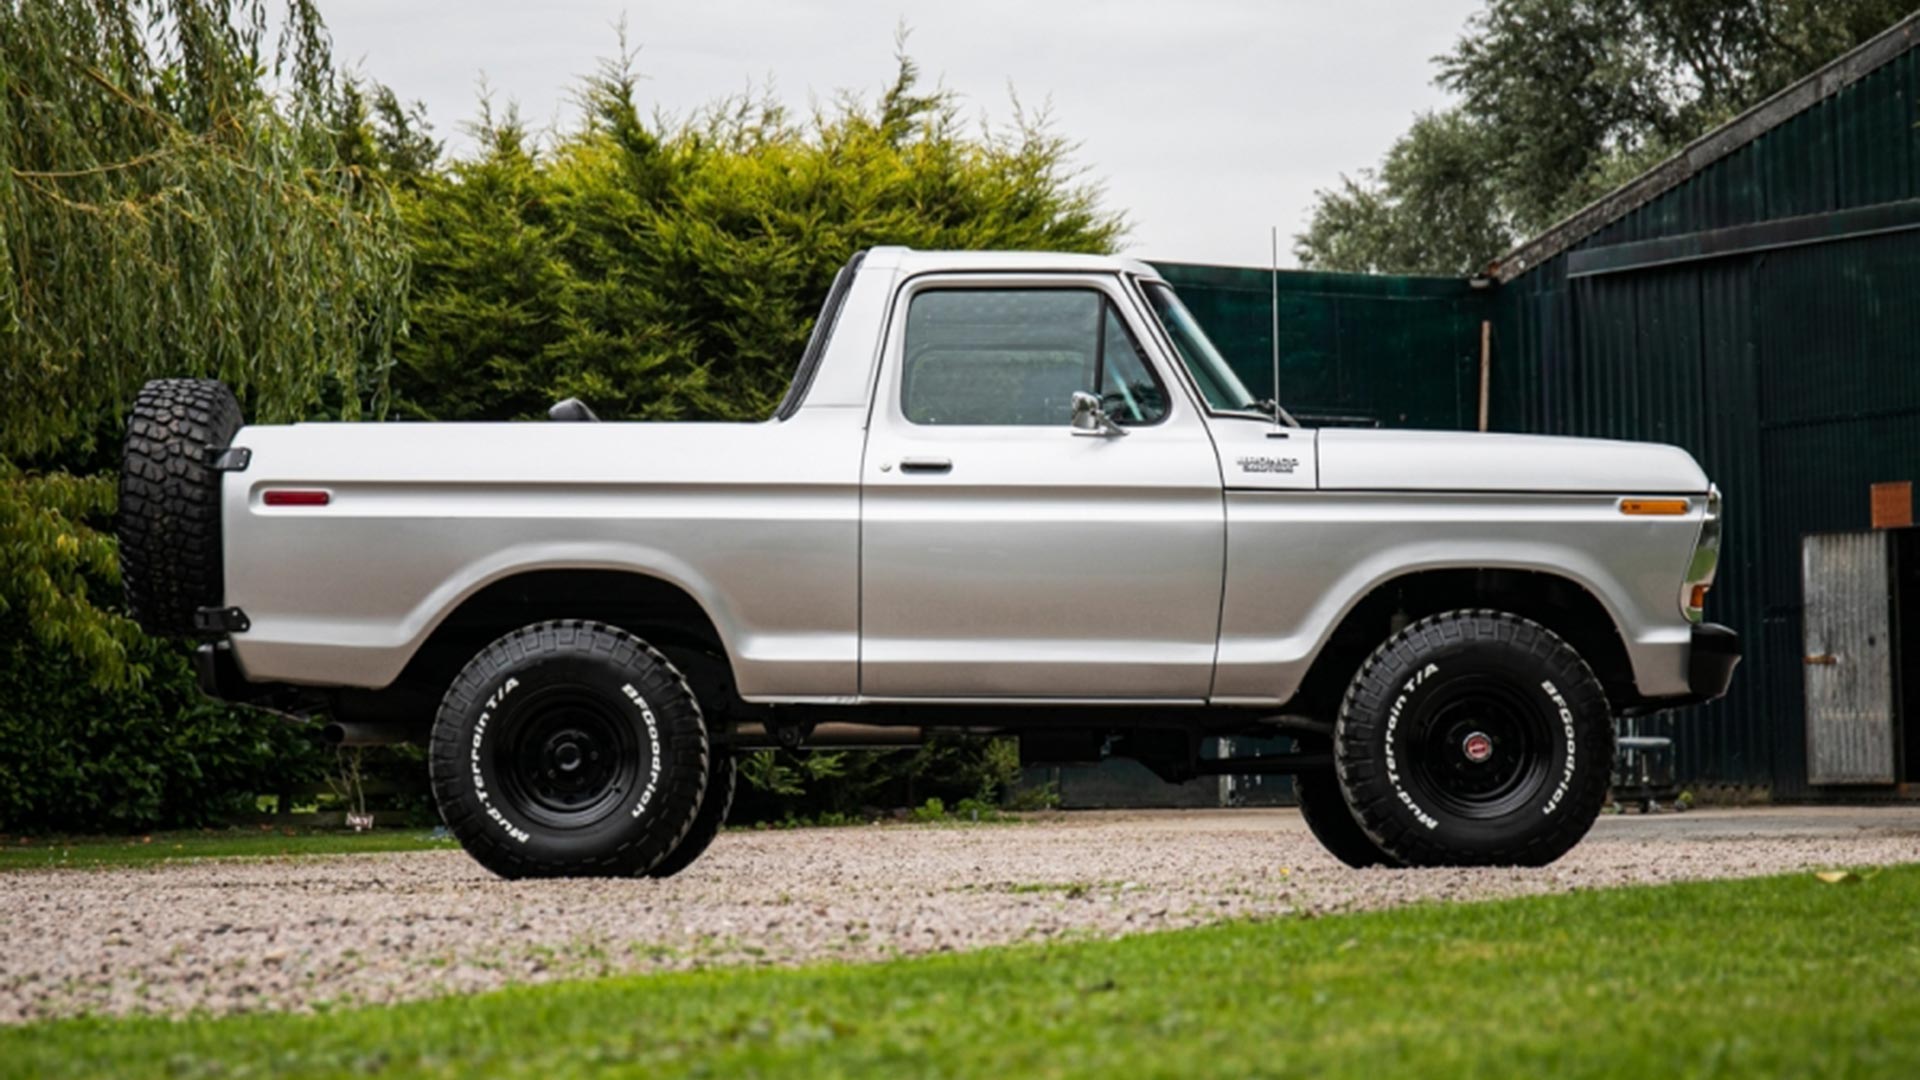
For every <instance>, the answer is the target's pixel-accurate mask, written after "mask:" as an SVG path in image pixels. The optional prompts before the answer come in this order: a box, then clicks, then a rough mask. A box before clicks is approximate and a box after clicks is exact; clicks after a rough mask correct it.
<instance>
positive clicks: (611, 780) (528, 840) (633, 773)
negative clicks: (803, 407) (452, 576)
mask: <svg viewBox="0 0 1920 1080" xmlns="http://www.w3.org/2000/svg"><path fill="white" fill-rule="evenodd" d="M707 749H708V748H707V732H706V724H705V721H704V720H703V718H702V716H701V712H700V706H699V703H698V702H697V701H696V700H695V699H694V695H693V691H692V690H691V689H689V688H688V686H687V682H686V680H685V679H684V678H683V677H682V676H681V674H680V672H679V671H678V670H676V669H675V668H674V666H673V665H672V664H671V663H670V662H669V661H668V660H667V658H666V657H665V656H663V655H661V654H660V653H659V652H658V651H656V650H655V649H653V648H651V647H650V646H648V645H647V644H646V643H645V642H643V641H641V640H640V639H639V638H636V637H634V636H633V635H631V634H629V633H627V632H625V631H623V630H620V629H617V628H615V627H611V626H607V625H605V624H602V623H594V622H585V621H579V620H562V621H555V622H545V623H539V624H536V625H533V626H528V627H524V628H522V629H519V630H516V631H514V632H513V633H510V634H508V635H506V636H505V637H502V638H500V639H499V640H497V641H495V642H493V643H492V644H490V645H488V646H487V647H486V648H484V649H482V650H480V653H479V654H478V655H477V656H475V657H474V658H473V659H472V660H471V661H470V662H468V664H467V666H466V667H465V668H464V669H463V670H462V671H461V672H460V674H459V675H458V676H457V677H456V678H455V679H454V681H453V685H452V687H451V688H449V689H448V691H447V693H446V696H445V698H444V699H442V701H441V704H440V711H439V714H438V715H437V716H436V717H435V719H434V725H433V736H432V738H431V740H430V741H429V746H428V757H427V763H428V772H429V774H430V776H431V778H432V781H433V795H434V800H435V801H436V802H437V803H438V804H439V807H440V816H441V819H442V820H443V821H445V822H446V825H447V829H448V830H449V831H450V832H452V833H453V835H454V837H455V839H457V840H459V841H460V844H461V846H462V847H464V848H466V850H467V853H468V854H470V855H472V856H473V857H474V858H475V859H476V860H478V861H479V862H480V863H481V865H483V866H485V867H486V868H487V869H489V870H492V871H493V872H494V873H496V874H499V875H500V876H502V877H507V878H523V877H614V876H632V875H637V874H643V873H645V872H647V871H648V870H650V869H652V868H653V867H654V866H655V865H656V864H657V863H659V862H660V860H662V859H664V858H665V857H666V856H667V855H668V854H669V853H670V852H672V851H673V850H674V848H675V847H677V846H678V845H679V844H680V843H681V841H682V839H683V838H684V837H685V836H686V835H687V833H688V831H689V829H690V828H691V827H692V826H693V823H694V820H695V818H696V816H697V815H698V814H699V811H700V806H701V802H702V800H703V798H704V796H705V792H706V788H707V772H708V765H707Z"/></svg>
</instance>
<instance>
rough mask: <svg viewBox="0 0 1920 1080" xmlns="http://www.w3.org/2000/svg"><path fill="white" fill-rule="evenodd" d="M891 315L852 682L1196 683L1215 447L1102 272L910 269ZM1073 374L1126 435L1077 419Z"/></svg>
mask: <svg viewBox="0 0 1920 1080" xmlns="http://www.w3.org/2000/svg"><path fill="white" fill-rule="evenodd" d="M890 325H891V327H892V329H891V331H890V334H889V339H888V343H887V346H886V354H885V359H884V362H883V365H882V371H881V375H880V379H879V387H878V390H877V393H876V399H875V403H874V408H873V413H872V417H871V420H870V423H869V428H868V436H867V446H866V453H865V458H864V460H863V462H862V484H861V488H862V510H861V601H860V608H861V640H860V690H861V693H862V694H863V695H866V696H870V697H892V698H1009V697H1011V698H1051V699H1105V700H1113V699H1154V700H1192V701H1198V700H1202V699H1204V698H1206V697H1207V695H1208V693H1209V691H1210V689H1211V684H1212V680H1213V664H1214V652H1215V645H1216V642H1217V638H1218V632H1219V621H1220V591H1221V581H1222V576H1223V560H1224V557H1225V556H1224V550H1225V528H1226V526H1225V512H1224V504H1223V497H1222V489H1221V480H1220V471H1219V464H1218V462H1217V460H1216V458H1215V455H1214V451H1213V445H1212V441H1211V439H1210V437H1209V435H1208V432H1207V429H1206V425H1205V423H1204V422H1203V420H1202V419H1201V417H1200V415H1199V414H1198V412H1197V411H1196V410H1195V409H1194V407H1193V406H1192V404H1191V403H1190V402H1188V401H1187V399H1186V398H1185V396H1184V394H1183V393H1182V392H1181V391H1180V390H1179V389H1178V386H1179V384H1178V383H1177V382H1176V381H1175V380H1174V379H1173V378H1171V377H1170V375H1171V373H1170V372H1168V371H1165V370H1163V369H1160V368H1158V366H1157V364H1156V361H1155V358H1154V357H1153V356H1152V355H1151V354H1150V353H1149V352H1148V351H1147V349H1146V348H1145V347H1144V346H1143V344H1142V343H1143V342H1145V341H1147V340H1149V339H1148V338H1147V337H1146V335H1144V334H1142V333H1140V332H1139V329H1138V326H1139V323H1138V315H1137V311H1136V309H1135V308H1134V307H1133V306H1132V302H1131V301H1130V300H1129V298H1128V297H1127V295H1126V293H1125V292H1123V291H1122V290H1121V289H1120V288H1119V283H1118V281H1117V280H1115V279H1113V278H1109V277H1104V276H1097V275H1088V276H1079V275H1040V276H1026V277H1021V278H998V277H996V278H983V277H981V276H979V275H967V276H949V277H936V278H921V279H916V280H915V281H913V282H910V283H909V284H908V286H907V287H906V288H905V289H903V291H902V293H901V294H900V296H899V297H898V298H897V300H896V307H895V310H894V315H893V319H892V321H891V324H890ZM1079 391H1085V392H1096V391H1097V394H1098V396H1099V397H1100V398H1101V400H1102V403H1103V406H1104V408H1105V411H1106V413H1107V415H1108V416H1109V417H1110V418H1111V419H1113V420H1114V421H1115V423H1116V424H1117V425H1118V427H1119V429H1120V430H1121V431H1122V432H1124V434H1113V433H1111V432H1109V433H1098V432H1090V431H1080V430H1077V429H1076V428H1075V427H1074V426H1073V425H1072V423H1071V420H1072V416H1073V395H1074V393H1075V392H1079Z"/></svg>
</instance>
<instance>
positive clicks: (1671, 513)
mask: <svg viewBox="0 0 1920 1080" xmlns="http://www.w3.org/2000/svg"><path fill="white" fill-rule="evenodd" d="M1620 512H1621V513H1623V514H1629V515H1632V516H1634V517H1683V516H1685V514H1686V512H1687V500H1685V499H1621V500H1620Z"/></svg>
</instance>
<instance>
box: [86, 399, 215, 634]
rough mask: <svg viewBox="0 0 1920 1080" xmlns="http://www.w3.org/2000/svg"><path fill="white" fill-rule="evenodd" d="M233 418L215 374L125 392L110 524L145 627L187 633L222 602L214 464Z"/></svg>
mask: <svg viewBox="0 0 1920 1080" xmlns="http://www.w3.org/2000/svg"><path fill="white" fill-rule="evenodd" d="M240 425H241V416H240V403H239V402H238V401H236V400H234V396H233V391H231V390H229V389H227V387H226V385H225V384H224V383H221V382H220V381H218V380H216V379H155V380H153V381H152V382H149V383H147V384H146V385H145V386H143V387H141V388H140V393H139V395H138V396H137V397H135V398H134V402H133V409H132V410H131V412H130V413H129V414H128V416H127V441H126V446H125V448H124V450H123V451H122V454H121V461H120V509H119V513H118V524H117V528H116V531H117V532H118V534H119V537H120V577H121V580H122V582H123V583H124V584H125V587H126V595H127V605H128V607H129V608H131V609H132V612H133V617H134V620H135V621H137V622H138V623H139V624H140V627H141V629H143V630H145V631H147V632H148V633H150V634H156V635H159V636H163V637H180V636H186V635H190V634H193V633H194V632H195V630H194V614H195V612H196V611H198V610H199V609H200V608H203V607H214V606H218V605H219V604H220V602H221V596H222V593H223V591H224V588H225V580H224V575H223V573H222V570H221V545H220V473H219V472H218V471H217V470H216V469H214V467H213V464H214V457H215V455H217V454H218V453H219V451H221V450H223V449H225V448H226V447H227V445H228V444H229V443H230V442H231V441H232V440H233V434H234V432H236V431H238V430H240Z"/></svg>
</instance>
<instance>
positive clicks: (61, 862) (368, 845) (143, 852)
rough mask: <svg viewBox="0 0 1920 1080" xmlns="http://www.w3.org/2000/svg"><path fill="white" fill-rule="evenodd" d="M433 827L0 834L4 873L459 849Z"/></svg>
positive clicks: (1, 863) (0, 861)
mask: <svg viewBox="0 0 1920 1080" xmlns="http://www.w3.org/2000/svg"><path fill="white" fill-rule="evenodd" d="M458 847H459V845H458V844H456V843H454V842H453V841H452V840H451V839H445V838H439V839H436V838H435V837H434V836H433V835H432V833H431V831H430V830H427V829H375V830H373V831H371V832H364V833H355V832H345V831H341V830H333V829H328V830H313V829H295V828H280V827H274V828H265V829H262V828H251V829H197V830H183V831H179V832H157V833H151V834H146V835H141V836H0V872H4V871H8V870H46V869H50V868H53V867H63V866H71V867H103V866H139V865H142V864H145V863H152V862H159V861H161V860H163V859H194V858H228V857H233V856H250V857H253V858H261V857H265V856H272V855H351V854H356V853H364V852H374V851H429V850H439V849H443V848H445V849H453V848H458Z"/></svg>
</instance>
